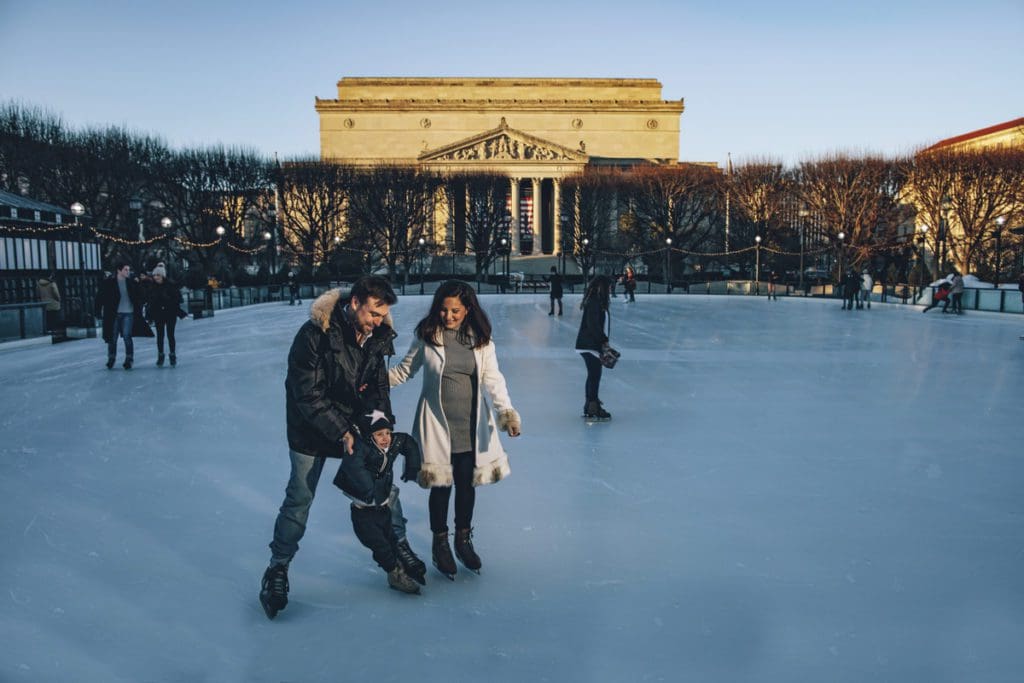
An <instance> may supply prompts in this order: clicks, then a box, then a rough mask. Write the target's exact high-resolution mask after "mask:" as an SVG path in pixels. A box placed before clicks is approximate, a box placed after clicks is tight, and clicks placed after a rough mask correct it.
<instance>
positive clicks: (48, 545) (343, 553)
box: [0, 294, 1024, 683]
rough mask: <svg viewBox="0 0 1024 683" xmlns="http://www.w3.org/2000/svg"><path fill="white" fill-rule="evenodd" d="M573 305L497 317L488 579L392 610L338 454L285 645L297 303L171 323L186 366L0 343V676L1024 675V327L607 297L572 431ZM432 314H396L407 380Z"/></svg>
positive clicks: (526, 300) (747, 301) (147, 345)
mask: <svg viewBox="0 0 1024 683" xmlns="http://www.w3.org/2000/svg"><path fill="white" fill-rule="evenodd" d="M579 300H580V297H579V295H568V296H567V297H566V299H565V305H566V307H565V315H564V316H563V317H549V316H548V315H547V304H548V301H547V296H546V295H545V294H538V295H520V296H485V297H483V303H484V306H485V308H486V310H487V312H488V313H489V314H490V316H491V318H492V321H493V323H494V327H495V341H496V344H497V346H498V358H499V361H500V364H501V368H502V370H503V371H504V373H505V376H506V378H507V379H508V384H509V391H510V394H511V396H512V400H513V403H514V404H515V405H516V407H517V408H518V410H519V411H520V413H521V414H522V417H523V436H521V437H520V438H518V439H509V438H508V437H507V436H504V435H503V442H504V444H505V447H506V449H507V450H508V451H509V453H510V457H511V463H512V475H511V476H510V477H509V478H508V479H506V480H504V481H502V482H500V483H498V484H496V485H493V486H489V487H484V488H481V489H479V490H478V492H477V506H476V516H475V519H474V525H475V528H476V531H475V542H476V548H477V550H478V552H479V553H480V555H481V557H482V558H483V562H484V568H483V572H482V574H481V575H479V576H477V575H475V574H472V573H469V572H468V571H465V570H464V569H463V568H462V567H461V565H460V570H461V571H460V573H459V574H458V576H457V578H456V580H455V582H449V581H447V580H446V579H444V578H443V577H442V576H441V575H440V574H438V573H437V572H436V571H435V570H434V569H433V568H431V569H430V570H429V571H428V575H427V586H426V587H425V588H424V589H423V594H422V595H421V596H418V597H416V596H407V595H403V594H400V593H398V592H396V591H392V590H389V589H388V587H387V583H386V578H385V575H384V573H383V572H382V571H381V570H380V569H379V568H377V567H376V565H374V563H373V561H372V559H371V557H370V553H369V551H368V550H366V549H365V548H363V547H362V546H361V545H360V544H359V542H358V541H357V540H356V538H355V536H354V534H353V533H352V529H351V523H350V520H349V514H348V510H347V507H348V505H347V501H346V499H344V497H343V496H342V494H341V493H340V492H339V491H338V490H337V489H335V488H334V487H333V486H332V485H331V481H330V479H331V477H332V476H333V472H334V469H335V468H334V467H333V466H332V465H331V464H329V465H328V467H327V468H326V469H325V474H324V477H323V479H322V481H321V485H320V489H319V491H318V496H317V499H316V501H315V503H314V505H313V509H312V514H311V517H310V524H309V528H308V531H307V534H306V537H305V539H303V542H302V546H301V550H300V551H299V554H298V555H297V556H296V558H295V561H294V563H293V564H292V568H291V572H290V580H291V596H290V603H289V605H288V608H287V609H286V610H285V611H283V612H282V613H281V614H280V615H279V616H278V617H277V619H276V620H275V621H273V622H271V621H269V620H267V618H266V617H265V616H264V614H263V611H262V609H261V608H260V605H259V602H258V600H257V594H258V590H259V582H260V577H261V576H262V573H263V570H264V568H265V567H266V564H267V561H268V558H269V551H268V549H267V544H268V543H269V541H270V538H271V533H272V527H273V522H274V517H275V515H276V512H277V508H278V506H279V505H280V503H281V499H282V496H283V492H284V485H285V483H286V480H287V476H288V457H287V444H286V440H285V424H284V387H283V383H284V374H285V357H286V353H287V350H288V346H289V344H290V342H291V339H292V337H293V335H294V333H295V331H296V330H297V329H298V327H299V325H300V324H301V323H302V322H303V320H304V319H305V317H306V316H307V314H308V311H307V307H306V306H302V307H289V306H287V305H286V304H284V305H282V304H266V305H260V306H253V307H249V308H245V309H236V310H231V311H218V312H217V315H216V317H214V318H212V319H205V320H198V321H193V320H185V321H183V322H182V323H180V324H179V326H178V345H179V349H178V356H179V366H178V367H177V368H175V369H170V368H168V367H165V368H162V369H160V368H156V367H155V366H154V361H155V357H156V351H155V347H154V344H153V343H152V341H151V340H136V347H137V349H136V369H134V370H132V371H131V372H126V371H124V370H121V369H120V359H119V364H118V366H116V369H115V370H112V371H108V370H106V369H105V368H104V360H105V351H104V345H103V344H102V342H101V341H99V340H85V341H77V342H72V343H66V344H60V345H55V346H37V347H32V348H25V349H19V350H13V351H4V352H0V377H2V378H3V381H2V386H3V388H2V391H0V416H2V418H0V419H2V427H0V454H2V458H0V501H2V503H0V505H2V515H0V529H2V534H3V536H2V538H3V541H4V545H5V547H6V552H4V554H3V559H2V560H0V578H2V580H3V587H4V591H3V595H0V599H2V601H3V603H4V608H3V609H2V610H0V642H3V651H4V656H3V657H2V658H0V680H2V681H5V682H8V681H9V682H12V683H14V682H19V683H20V682H32V683H38V682H50V681H52V682H65V681H79V682H83V683H116V682H122V681H123V682H126V683H127V682H131V683H139V682H161V683H162V682H178V681H181V682H193V681H210V682H218V683H223V682H235V681H238V682H250V681H251V682H261V683H262V682H268V683H279V682H284V681H287V682H291V683H298V682H314V681H327V680H332V681H341V680H344V681H373V682H377V683H379V682H382V681H402V682H409V683H411V682H412V681H470V680H483V681H488V682H489V683H496V682H499V681H501V682H504V681H509V682H512V681H516V682H519V681H522V682H526V681H602V682H603V681H608V682H622V681H752V682H753V681H757V682H764V681H778V682H780V683H781V682H784V683H793V682H796V681H807V682H814V683H823V682H825V681H828V682H830V683H837V682H847V681H848V682H850V683H861V682H863V681H896V682H899V683H908V682H911V681H922V682H927V683H941V682H946V681H948V682H950V683H953V682H958V683H959V682H962V681H973V682H988V681H1007V682H1009V681H1019V680H1021V676H1022V673H1021V672H1022V671H1024V650H1022V647H1021V644H1022V643H1024V494H1022V488H1024V445H1022V441H1024V439H1022V437H1024V426H1022V422H1024V410H1022V405H1021V403H1022V397H1024V341H1020V340H1019V336H1020V335H1021V334H1024V317H1021V316H1010V315H1006V316H1000V315H997V314H986V313H968V314H967V315H965V316H962V317H959V316H949V315H942V314H940V312H939V311H937V310H936V311H931V312H930V313H928V314H927V315H922V314H921V313H920V308H916V307H907V306H896V305H893V306H888V305H881V304H877V303H876V304H874V307H873V308H872V310H870V311H852V312H847V311H842V310H840V303H839V302H838V301H835V300H827V301H825V300H782V301H777V302H768V301H766V300H765V299H764V298H752V297H726V296H719V297H705V296H697V295H694V296H688V295H680V296H671V297H666V296H664V295H662V296H644V295H642V294H641V295H640V296H638V297H637V302H636V303H635V304H625V303H623V300H622V299H621V298H619V299H613V300H612V310H613V314H612V331H611V337H612V343H613V345H614V346H616V347H617V348H619V350H620V351H621V352H622V360H621V361H620V363H619V365H618V367H616V368H615V369H614V370H611V371H606V372H605V376H604V380H603V382H602V387H601V395H602V400H603V401H604V403H605V407H606V408H607V409H608V410H609V411H611V413H612V414H613V416H614V419H613V420H612V421H611V422H610V423H606V424H595V425H588V424H586V423H585V422H584V421H583V420H581V418H580V413H581V409H582V406H583V382H584V376H585V371H584V366H583V361H582V360H581V359H580V357H579V356H578V355H577V354H575V353H574V352H573V343H574V340H575V336H576V331H577V327H578V324H579V319H580V314H579V308H578V305H579ZM307 303H308V302H307ZM428 303H429V301H428V298H423V297H419V296H405V297H402V298H401V299H400V301H399V303H398V305H397V306H395V307H394V308H393V313H394V317H395V321H396V328H397V330H398V333H399V338H398V340H397V342H396V346H397V347H398V349H399V355H400V356H401V355H402V354H403V353H404V351H405V349H406V348H407V346H408V344H409V341H410V340H411V332H412V327H413V326H414V324H415V322H416V321H417V320H418V319H419V318H420V317H421V316H422V315H423V313H424V312H425V311H426V308H427V304H428ZM419 384H420V382H419V378H417V379H416V380H414V381H413V382H411V383H409V384H407V385H403V386H401V387H398V388H396V389H395V390H394V393H393V401H394V407H395V412H396V414H397V416H398V427H399V429H407V428H408V427H409V425H410V423H411V420H412V413H413V407H414V402H415V399H416V397H417V395H418V391H419ZM402 500H403V504H404V506H405V512H406V515H407V516H408V517H409V520H410V522H409V528H410V541H411V544H412V547H413V548H414V549H415V550H416V551H417V552H418V553H419V554H420V556H421V557H423V558H424V559H425V560H426V561H427V562H428V563H429V555H430V532H429V525H428V521H427V510H426V501H427V492H426V491H424V490H422V489H419V488H418V487H416V486H415V485H413V484H403V485H402Z"/></svg>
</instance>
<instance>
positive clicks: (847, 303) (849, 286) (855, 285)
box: [842, 269, 860, 311]
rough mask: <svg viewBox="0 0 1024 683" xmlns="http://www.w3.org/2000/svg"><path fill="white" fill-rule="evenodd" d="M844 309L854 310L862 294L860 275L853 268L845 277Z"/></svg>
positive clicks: (843, 284) (843, 283)
mask: <svg viewBox="0 0 1024 683" xmlns="http://www.w3.org/2000/svg"><path fill="white" fill-rule="evenodd" d="M842 287H843V310H846V311H852V310H853V307H854V305H856V303H857V297H858V295H859V294H860V275H858V274H857V273H855V272H853V270H852V269H851V270H850V272H849V273H847V274H846V277H844V278H843V282H842Z"/></svg>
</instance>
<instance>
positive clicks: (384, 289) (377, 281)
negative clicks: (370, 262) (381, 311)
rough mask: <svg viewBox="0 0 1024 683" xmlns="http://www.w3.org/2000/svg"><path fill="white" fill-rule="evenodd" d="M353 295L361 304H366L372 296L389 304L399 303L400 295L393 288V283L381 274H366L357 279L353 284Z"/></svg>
mask: <svg viewBox="0 0 1024 683" xmlns="http://www.w3.org/2000/svg"><path fill="white" fill-rule="evenodd" d="M352 296H353V297H355V299H356V301H358V302H359V303H361V304H365V303H366V301H367V299H369V298H370V297H371V296H372V297H374V298H375V299H378V300H380V302H381V303H385V304H387V305H388V306H394V305H395V304H396V303H398V296H397V295H396V294H395V290H393V289H391V283H390V282H388V281H387V280H386V279H385V278H383V277H381V276H380V275H366V276H364V277H361V278H359V279H358V280H356V282H355V284H354V285H352Z"/></svg>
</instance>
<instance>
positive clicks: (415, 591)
mask: <svg viewBox="0 0 1024 683" xmlns="http://www.w3.org/2000/svg"><path fill="white" fill-rule="evenodd" d="M388 588H390V589H391V590H393V591H398V592H399V593H401V594H402V595H419V594H420V589H419V588H417V589H416V590H414V591H404V590H402V589H401V588H399V587H398V586H391V585H389V586H388Z"/></svg>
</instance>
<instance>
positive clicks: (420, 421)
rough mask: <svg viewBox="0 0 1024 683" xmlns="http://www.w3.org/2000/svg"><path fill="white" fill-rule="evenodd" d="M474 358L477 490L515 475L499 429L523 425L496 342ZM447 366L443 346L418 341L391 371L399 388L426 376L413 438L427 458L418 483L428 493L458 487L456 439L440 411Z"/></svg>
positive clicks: (475, 478) (418, 405)
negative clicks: (454, 468)
mask: <svg viewBox="0 0 1024 683" xmlns="http://www.w3.org/2000/svg"><path fill="white" fill-rule="evenodd" d="M473 356H474V357H475V358H476V372H477V392H476V395H477V405H476V415H477V421H476V443H475V444H474V446H475V451H476V466H475V468H474V470H473V486H481V485H483V484H493V483H494V482H496V481H500V480H502V479H504V478H505V477H507V476H508V475H509V474H510V473H511V471H512V470H511V469H510V468H509V464H508V455H507V454H506V453H505V451H504V449H503V448H502V447H501V441H500V440H499V439H498V428H499V427H500V428H501V429H504V430H508V428H509V427H510V426H514V427H515V428H516V429H517V430H518V429H519V426H520V420H519V413H517V412H516V410H515V408H513V407H512V401H511V399H509V396H508V388H507V386H506V385H505V377H504V376H503V375H502V374H501V370H499V369H498V356H497V354H496V353H495V350H494V342H488V343H487V344H486V345H485V346H483V347H481V348H479V349H474V350H473ZM444 363H445V354H444V346H435V345H433V344H427V343H425V342H424V341H423V340H421V339H419V338H417V339H414V340H413V342H412V345H411V346H410V347H409V352H408V353H407V354H406V355H405V358H403V359H402V361H401V362H400V363H399V364H398V365H396V366H395V367H393V368H391V369H390V370H389V371H388V380H389V382H390V384H391V386H392V387H395V386H398V385H399V384H402V383H403V382H406V381H408V380H410V379H412V378H413V377H415V376H416V373H418V372H419V371H420V370H421V369H422V370H423V387H422V389H421V390H420V399H419V403H418V404H417V406H416V416H415V417H414V418H413V428H412V433H413V436H414V437H415V439H416V441H417V442H418V443H419V444H420V450H422V452H423V466H422V467H421V468H420V474H419V478H418V482H419V485H420V486H422V487H423V488H432V487H438V486H451V485H452V483H453V480H452V461H451V438H450V437H449V434H448V421H447V420H446V419H445V416H444V410H443V409H442V408H441V375H442V374H443V373H444ZM491 408H493V410H492V409H491ZM496 416H497V424H495V417H496Z"/></svg>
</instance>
